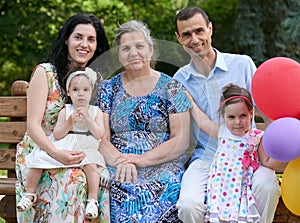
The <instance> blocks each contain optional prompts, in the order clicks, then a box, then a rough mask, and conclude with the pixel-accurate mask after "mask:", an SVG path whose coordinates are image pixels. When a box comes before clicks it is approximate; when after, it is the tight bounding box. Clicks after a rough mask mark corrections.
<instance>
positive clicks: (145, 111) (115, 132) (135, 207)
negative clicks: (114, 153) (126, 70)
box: [98, 73, 191, 223]
mask: <svg viewBox="0 0 300 223" xmlns="http://www.w3.org/2000/svg"><path fill="white" fill-rule="evenodd" d="M121 77H122V75H121V74H118V75H117V76H115V77H114V78H112V79H111V80H109V81H106V82H103V83H102V84H101V85H100V87H99V94H98V104H99V107H100V109H101V110H102V111H104V112H106V113H107V114H109V115H110V127H111V143H112V144H113V145H114V146H115V147H116V148H117V149H118V150H119V151H120V152H122V153H125V154H128V153H131V154H143V153H145V152H147V151H149V150H151V149H153V148H155V147H156V146H158V145H160V144H161V143H163V142H165V141H167V140H168V139H169V138H170V129H169V124H168V123H169V117H168V115H169V114H170V113H179V112H183V111H186V110H188V109H189V108H190V106H191V104H190V102H189V100H188V98H187V97H186V95H185V94H184V92H183V89H182V88H181V85H180V84H179V83H178V82H177V81H175V80H172V79H171V78H170V77H168V76H167V75H165V74H163V73H161V75H160V78H159V80H158V82H157V84H156V86H155V87H154V89H153V90H152V92H151V93H149V94H147V95H145V96H140V97H135V96H131V95H130V94H128V93H127V92H126V91H125V89H124V88H123V86H122V78H121ZM185 159H186V157H185V155H184V154H183V155H182V156H180V157H179V158H177V159H176V160H173V161H171V162H168V163H164V164H161V165H156V166H148V167H143V168H141V167H138V168H137V170H138V180H137V183H136V184H133V183H131V184H125V183H124V184H122V183H120V182H116V181H115V180H114V179H115V174H116V169H115V168H113V167H109V166H108V169H109V170H110V174H111V185H110V188H111V191H110V199H111V200H110V201H111V221H112V222H115V223H119V222H128V223H129V222H132V223H133V222H140V223H142V222H145V223H151V222H153V223H154V222H166V223H167V222H172V223H173V222H180V220H179V219H178V217H177V214H178V213H177V209H176V207H175V204H176V202H177V200H178V197H179V191H180V181H181V177H182V174H183V171H184V168H183V165H184V162H185Z"/></svg>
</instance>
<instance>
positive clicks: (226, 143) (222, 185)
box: [205, 125, 264, 223]
mask: <svg viewBox="0 0 300 223" xmlns="http://www.w3.org/2000/svg"><path fill="white" fill-rule="evenodd" d="M219 132H220V133H219V138H218V150H217V152H216V154H215V157H214V160H213V162H212V165H211V168H210V174H209V179H208V184H207V194H208V195H207V206H208V207H207V215H206V218H205V220H206V221H209V222H232V223H233V222H244V223H246V222H259V219H260V215H259V212H258V210H257V207H256V204H255V198H254V196H253V193H252V189H251V185H252V180H251V178H252V175H253V173H254V171H255V170H256V168H257V167H258V158H257V148H258V145H259V143H260V140H261V137H262V136H263V134H264V132H263V131H261V130H258V129H252V130H250V131H249V132H248V133H246V134H245V135H244V136H242V137H239V136H235V135H233V134H231V133H230V131H229V130H228V129H227V128H226V127H225V125H222V126H221V128H220V131H219Z"/></svg>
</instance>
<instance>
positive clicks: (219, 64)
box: [185, 48, 228, 80]
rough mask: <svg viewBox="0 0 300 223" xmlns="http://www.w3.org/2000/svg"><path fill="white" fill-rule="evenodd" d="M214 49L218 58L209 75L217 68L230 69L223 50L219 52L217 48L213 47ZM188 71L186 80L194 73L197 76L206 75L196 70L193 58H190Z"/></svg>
mask: <svg viewBox="0 0 300 223" xmlns="http://www.w3.org/2000/svg"><path fill="white" fill-rule="evenodd" d="M213 50H214V51H215V52H216V55H217V59H216V63H215V66H214V68H213V69H212V71H211V73H210V74H209V77H210V76H213V74H214V72H215V70H216V69H220V70H223V71H228V67H227V65H226V63H225V59H224V55H223V54H222V53H221V52H219V51H218V50H217V49H216V48H213ZM187 71H188V75H187V76H186V78H185V79H186V80H187V79H189V78H190V76H192V75H193V76H196V77H205V76H204V75H203V74H200V73H199V72H198V71H196V69H195V67H194V64H193V61H192V60H190V63H189V64H188V65H187Z"/></svg>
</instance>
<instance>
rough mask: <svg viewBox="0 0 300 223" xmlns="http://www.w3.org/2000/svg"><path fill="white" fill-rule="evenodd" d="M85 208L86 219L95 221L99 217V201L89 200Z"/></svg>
mask: <svg viewBox="0 0 300 223" xmlns="http://www.w3.org/2000/svg"><path fill="white" fill-rule="evenodd" d="M86 202H87V203H86V207H85V217H86V218H87V219H95V218H97V217H98V206H99V204H98V201H96V200H95V199H87V201H86Z"/></svg>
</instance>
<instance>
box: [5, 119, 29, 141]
mask: <svg viewBox="0 0 300 223" xmlns="http://www.w3.org/2000/svg"><path fill="white" fill-rule="evenodd" d="M26 128H27V125H26V122H0V142H1V143H18V142H20V141H21V139H22V138H23V136H24V134H25V132H26Z"/></svg>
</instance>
